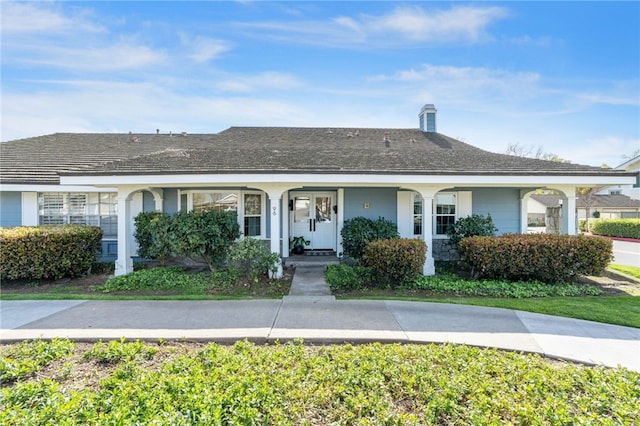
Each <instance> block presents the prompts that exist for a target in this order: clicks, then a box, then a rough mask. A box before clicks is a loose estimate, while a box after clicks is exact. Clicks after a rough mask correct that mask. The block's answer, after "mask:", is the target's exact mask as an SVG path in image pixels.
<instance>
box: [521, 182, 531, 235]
mask: <svg viewBox="0 0 640 426" xmlns="http://www.w3.org/2000/svg"><path fill="white" fill-rule="evenodd" d="M529 194H530V193H529V192H528V191H526V190H521V191H520V233H521V234H526V233H527V230H528V228H529V226H528V225H529V220H528V219H529V216H528V210H529Z"/></svg>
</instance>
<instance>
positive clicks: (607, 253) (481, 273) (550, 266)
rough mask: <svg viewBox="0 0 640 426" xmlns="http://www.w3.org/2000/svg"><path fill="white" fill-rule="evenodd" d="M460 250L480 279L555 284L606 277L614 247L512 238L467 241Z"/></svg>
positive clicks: (568, 239) (568, 238)
mask: <svg viewBox="0 0 640 426" xmlns="http://www.w3.org/2000/svg"><path fill="white" fill-rule="evenodd" d="M458 249H459V251H460V255H461V256H462V257H463V259H464V260H465V261H466V262H467V263H468V264H469V265H470V266H471V267H472V268H473V271H474V275H475V276H476V277H485V278H496V279H506V280H509V281H543V282H548V283H552V282H570V281H574V280H575V279H577V278H578V277H579V276H580V275H599V274H602V272H604V270H605V268H606V267H607V265H608V264H609V262H610V261H611V258H612V251H613V246H612V243H611V241H610V240H608V239H606V238H600V237H586V236H582V235H579V236H574V235H551V234H530V235H526V234H508V235H502V236H499V237H469V238H465V239H464V240H463V241H461V242H460V244H459V247H458Z"/></svg>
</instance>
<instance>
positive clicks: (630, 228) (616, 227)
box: [590, 219, 640, 239]
mask: <svg viewBox="0 0 640 426" xmlns="http://www.w3.org/2000/svg"><path fill="white" fill-rule="evenodd" d="M590 231H591V232H592V233H593V234H596V235H606V236H608V237H622V238H637V239H640V219H598V220H594V221H590Z"/></svg>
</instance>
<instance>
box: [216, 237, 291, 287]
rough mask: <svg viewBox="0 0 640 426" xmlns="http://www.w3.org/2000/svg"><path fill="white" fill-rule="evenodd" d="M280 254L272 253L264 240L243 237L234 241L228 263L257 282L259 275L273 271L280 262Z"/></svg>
mask: <svg viewBox="0 0 640 426" xmlns="http://www.w3.org/2000/svg"><path fill="white" fill-rule="evenodd" d="M280 261H281V260H280V255H279V254H278V253H272V252H271V250H270V249H269V248H268V247H267V246H266V245H265V243H264V241H261V240H258V239H256V238H250V237H247V238H243V239H241V240H239V241H236V242H235V243H234V244H233V245H232V246H231V249H230V250H229V263H230V265H231V266H233V267H235V268H238V270H239V271H240V273H241V274H242V275H243V276H245V277H247V278H249V279H250V280H251V281H252V282H254V283H256V282H258V277H260V275H266V274H267V273H268V272H269V271H271V272H275V271H274V269H276V270H277V267H278V265H279V264H280Z"/></svg>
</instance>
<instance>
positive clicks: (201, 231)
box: [172, 210, 240, 271]
mask: <svg viewBox="0 0 640 426" xmlns="http://www.w3.org/2000/svg"><path fill="white" fill-rule="evenodd" d="M172 228H173V236H174V240H173V241H174V242H175V244H174V249H175V254H177V255H178V256H185V257H188V258H191V259H198V258H199V259H202V260H204V261H205V262H206V263H207V265H208V266H209V269H210V270H211V271H215V270H216V269H217V268H218V267H220V266H221V265H222V263H223V262H224V260H226V257H227V251H228V249H229V247H231V245H232V244H233V242H234V241H235V240H237V239H238V238H239V237H240V225H238V218H237V214H236V212H218V211H213V210H193V211H190V212H179V213H177V214H176V215H175V216H174V217H173V219H172Z"/></svg>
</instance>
